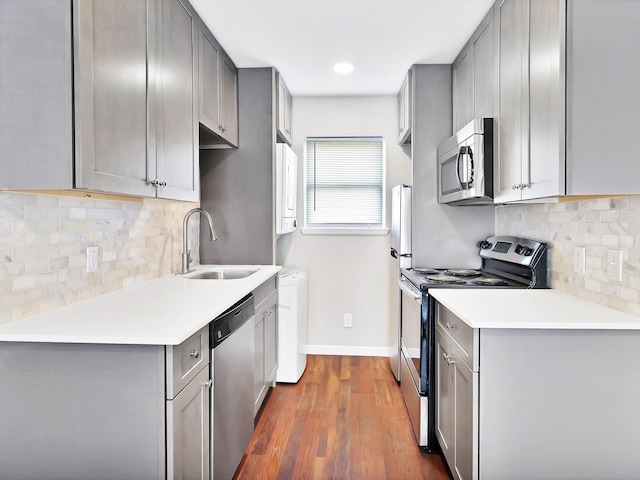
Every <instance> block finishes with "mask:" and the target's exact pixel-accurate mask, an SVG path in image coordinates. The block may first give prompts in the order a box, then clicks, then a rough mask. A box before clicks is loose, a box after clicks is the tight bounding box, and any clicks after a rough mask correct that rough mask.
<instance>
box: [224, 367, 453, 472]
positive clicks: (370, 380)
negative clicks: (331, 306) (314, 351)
mask: <svg viewBox="0 0 640 480" xmlns="http://www.w3.org/2000/svg"><path fill="white" fill-rule="evenodd" d="M234 478H235V479H237V480H242V479H251V480H253V479H276V478H280V479H293V478H295V479H298V478H301V479H302V478H304V479H328V478H333V479H376V480H378V479H379V480H386V479H388V480H396V479H405V478H406V479H409V478H411V479H425V480H426V479H428V480H450V478H451V476H450V474H449V471H448V470H447V467H446V466H445V464H444V462H443V461H442V459H441V457H440V455H438V454H428V453H424V452H422V451H421V450H420V449H419V448H418V446H417V445H416V442H415V439H414V436H413V431H412V429H411V423H410V421H409V417H408V414H407V411H406V407H405V405H404V400H403V398H402V392H401V391H400V387H399V386H398V384H397V382H396V381H395V379H394V378H393V376H392V374H391V371H390V369H389V360H388V358H386V357H345V356H335V355H327V356H318V355H310V356H308V357H307V369H306V371H305V373H304V375H303V376H302V378H301V379H300V381H299V382H298V383H297V384H294V385H289V384H278V385H277V387H276V388H275V389H274V390H273V391H272V393H271V395H270V396H269V398H268V399H267V401H266V404H265V406H264V408H263V410H262V414H261V416H260V418H259V420H258V423H257V425H256V430H255V432H254V436H253V438H252V440H251V443H250V444H249V446H248V448H247V451H246V452H245V456H244V458H243V461H242V464H241V465H240V467H239V468H238V471H237V472H236V475H235V477H234Z"/></svg>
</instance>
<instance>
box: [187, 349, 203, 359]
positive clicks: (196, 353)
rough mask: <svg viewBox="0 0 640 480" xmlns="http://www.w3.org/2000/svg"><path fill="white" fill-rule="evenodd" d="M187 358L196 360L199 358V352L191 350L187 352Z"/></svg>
mask: <svg viewBox="0 0 640 480" xmlns="http://www.w3.org/2000/svg"><path fill="white" fill-rule="evenodd" d="M189 356H190V357H193V358H198V357H199V356H200V351H199V350H191V351H190V352H189Z"/></svg>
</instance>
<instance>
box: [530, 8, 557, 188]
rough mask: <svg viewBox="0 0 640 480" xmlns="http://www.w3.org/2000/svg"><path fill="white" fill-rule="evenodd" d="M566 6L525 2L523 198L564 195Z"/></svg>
mask: <svg viewBox="0 0 640 480" xmlns="http://www.w3.org/2000/svg"><path fill="white" fill-rule="evenodd" d="M565 8H566V5H565V1H564V0H544V1H539V0H536V1H526V2H524V13H525V18H528V22H527V23H526V25H527V26H528V52H529V54H528V55H525V58H527V59H528V62H527V63H526V68H527V70H528V75H527V80H528V81H526V82H524V83H523V84H524V86H525V88H526V90H525V93H524V95H525V98H527V99H528V102H527V104H526V108H525V109H524V110H525V112H526V113H527V114H528V115H527V121H526V124H527V126H528V135H527V137H528V140H529V152H528V164H527V165H526V166H525V167H524V169H523V172H522V183H523V185H528V187H526V188H524V189H523V190H522V198H539V197H548V196H554V195H564V193H565V144H564V142H565V90H564V86H565V68H564V64H565V62H564V55H565V54H564V44H565V42H564V36H565V17H566V13H565V11H566V10H565Z"/></svg>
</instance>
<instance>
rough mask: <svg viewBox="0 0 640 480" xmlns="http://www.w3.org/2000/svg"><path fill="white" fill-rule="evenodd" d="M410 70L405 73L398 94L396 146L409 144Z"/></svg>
mask: <svg viewBox="0 0 640 480" xmlns="http://www.w3.org/2000/svg"><path fill="white" fill-rule="evenodd" d="M411 81H412V79H411V70H409V71H408V72H407V75H406V76H405V77H404V81H403V82H402V87H400V91H399V92H398V144H399V145H410V144H411V118H412V117H411V106H412V103H413V102H412V101H411V90H412V89H411Z"/></svg>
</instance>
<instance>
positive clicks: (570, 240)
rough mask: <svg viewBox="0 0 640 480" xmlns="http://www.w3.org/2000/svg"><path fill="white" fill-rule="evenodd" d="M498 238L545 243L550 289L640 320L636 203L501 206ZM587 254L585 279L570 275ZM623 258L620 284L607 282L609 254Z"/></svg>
mask: <svg viewBox="0 0 640 480" xmlns="http://www.w3.org/2000/svg"><path fill="white" fill-rule="evenodd" d="M496 234H498V235H521V236H524V237H529V238H533V239H536V240H542V241H545V242H548V244H549V247H550V264H549V267H550V270H551V275H550V280H551V287H552V288H555V289H557V290H561V291H563V292H566V293H569V294H571V295H576V296H578V297H581V298H585V299H587V300H590V301H593V302H596V303H599V304H602V305H607V306H609V307H611V308H614V309H616V310H621V311H623V312H628V313H631V314H633V315H637V316H640V197H616V198H601V199H594V200H586V201H575V202H562V203H557V204H530V205H509V206H499V207H497V209H496ZM573 247H585V248H586V273H585V274H584V275H583V274H580V273H574V271H573ZM608 250H620V251H621V252H622V259H623V263H622V281H621V282H619V281H616V280H611V279H609V278H608V277H607V251H608Z"/></svg>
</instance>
